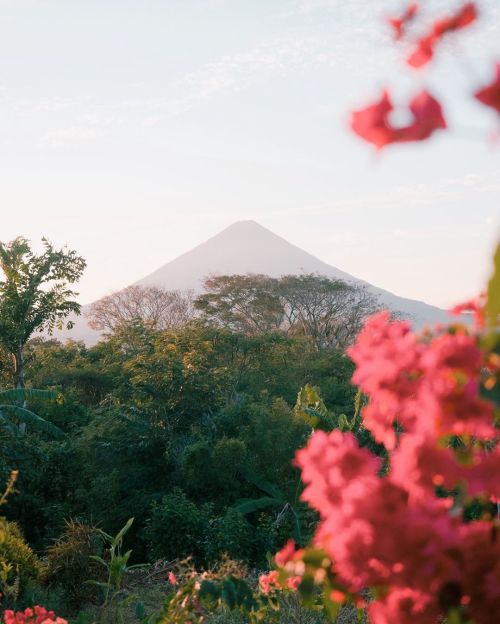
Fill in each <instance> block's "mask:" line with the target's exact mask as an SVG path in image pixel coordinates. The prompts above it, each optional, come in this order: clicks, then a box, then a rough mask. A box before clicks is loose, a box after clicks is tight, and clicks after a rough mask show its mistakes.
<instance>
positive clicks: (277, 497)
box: [234, 472, 302, 544]
mask: <svg viewBox="0 0 500 624" xmlns="http://www.w3.org/2000/svg"><path fill="white" fill-rule="evenodd" d="M245 477H246V479H247V480H248V481H250V483H252V484H253V485H255V487H257V488H258V489H259V490H261V492H263V493H264V494H265V496H261V497H259V498H244V499H241V500H239V501H238V502H237V503H236V505H235V506H234V509H235V510H236V511H238V512H239V513H241V514H242V515H246V514H250V513H253V512H255V511H259V510H260V509H268V508H273V507H274V508H276V509H280V511H279V512H278V515H277V517H276V522H275V524H277V525H278V524H280V523H281V521H282V520H283V518H284V517H285V516H286V515H287V514H291V515H292V518H293V530H292V537H293V538H294V540H295V542H296V543H297V544H300V543H301V541H302V532H301V529H300V520H301V512H300V507H299V495H300V479H299V482H298V485H297V489H296V492H295V497H294V500H293V501H290V500H288V499H287V498H286V497H285V495H284V494H283V492H282V491H281V490H280V489H279V487H278V486H277V485H274V484H273V483H270V482H269V481H265V480H264V479H261V478H259V477H258V476H257V475H255V474H253V473H250V472H247V473H246V475H245Z"/></svg>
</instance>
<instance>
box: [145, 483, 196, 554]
mask: <svg viewBox="0 0 500 624" xmlns="http://www.w3.org/2000/svg"><path fill="white" fill-rule="evenodd" d="M205 531H206V521H205V518H204V513H203V511H202V510H200V509H199V508H198V507H197V506H196V505H195V504H194V503H193V502H191V501H190V500H189V499H188V498H187V497H186V495H185V494H184V492H182V490H180V489H175V490H174V491H173V492H172V493H170V494H167V495H166V496H164V497H163V498H162V499H161V501H160V502H158V503H154V504H153V507H152V510H151V517H150V518H149V520H147V522H146V526H145V529H144V536H145V538H146V542H147V545H148V553H149V556H150V557H151V558H152V559H168V560H170V559H175V558H179V557H181V558H182V557H186V556H188V555H193V556H194V557H195V558H198V559H199V558H200V557H202V555H203V542H204V536H205Z"/></svg>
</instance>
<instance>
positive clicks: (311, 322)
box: [87, 274, 378, 349]
mask: <svg viewBox="0 0 500 624" xmlns="http://www.w3.org/2000/svg"><path fill="white" fill-rule="evenodd" d="M203 287H204V290H205V292H204V294H202V295H199V296H197V297H196V296H195V294H194V292H193V291H189V290H188V291H185V292H180V291H170V290H166V289H162V288H156V287H144V286H130V287H129V288H125V289H124V290H121V291H119V292H116V293H114V294H112V295H109V296H107V297H104V298H102V299H101V300H99V301H98V302H96V303H94V304H93V305H92V306H91V307H90V310H89V311H88V313H87V316H88V320H89V325H90V326H91V327H92V328H94V329H96V330H101V331H105V332H108V333H109V332H113V331H114V330H115V329H116V328H117V327H119V326H120V325H124V324H125V325H126V324H127V323H130V322H132V321H138V320H139V321H141V322H143V323H145V324H146V325H148V326H150V327H154V328H155V329H173V328H179V327H182V326H184V325H186V324H187V323H189V322H191V321H193V320H195V319H198V320H201V321H203V322H204V323H205V324H207V325H210V326H213V327H219V328H223V329H227V330H230V331H235V332H238V333H242V334H245V335H250V336H255V335H259V334H265V333H270V332H279V333H282V334H285V335H286V336H298V335H302V336H307V337H309V338H310V339H311V340H312V342H313V343H314V345H315V346H316V347H317V348H318V349H324V348H336V349H345V347H346V346H348V344H350V343H351V342H352V340H353V339H354V337H355V336H356V334H357V333H358V331H359V330H360V328H361V325H362V323H363V321H364V319H366V317H367V316H368V315H370V314H372V313H373V312H375V310H377V309H378V304H377V300H376V298H375V296H374V295H373V294H372V293H371V292H370V291H369V290H368V289H367V288H366V287H365V286H363V285H362V284H359V283H347V282H345V281H343V280H333V279H330V278H328V277H323V276H320V275H315V274H305V275H285V276H283V277H280V278H272V277H269V276H267V275H256V274H247V275H220V276H215V277H209V278H206V279H205V280H204V283H203Z"/></svg>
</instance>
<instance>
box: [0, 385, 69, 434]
mask: <svg viewBox="0 0 500 624" xmlns="http://www.w3.org/2000/svg"><path fill="white" fill-rule="evenodd" d="M56 396H57V395H56V394H55V393H54V392H52V391H50V390H34V389H26V388H14V389H11V390H2V391H0V402H1V403H0V427H1V428H3V429H4V431H6V432H8V433H9V434H11V435H13V436H15V435H19V434H20V433H24V431H23V430H22V429H20V428H19V425H20V424H22V425H30V427H31V428H32V429H33V430H34V431H39V432H42V433H45V434H47V435H49V436H52V437H53V438H61V437H63V432H62V431H61V430H60V429H59V428H58V427H56V426H55V425H53V424H52V423H51V422H49V421H47V420H45V419H44V418H41V417H40V416H38V414H35V413H34V412H32V411H31V410H29V409H27V408H26V407H25V406H26V403H27V401H29V400H31V399H36V400H45V399H54V398H56ZM3 401H12V402H15V401H17V403H18V404H17V405H16V404H8V403H3ZM19 403H21V404H22V406H21V405H19Z"/></svg>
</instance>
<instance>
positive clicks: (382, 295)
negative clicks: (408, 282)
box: [59, 221, 448, 344]
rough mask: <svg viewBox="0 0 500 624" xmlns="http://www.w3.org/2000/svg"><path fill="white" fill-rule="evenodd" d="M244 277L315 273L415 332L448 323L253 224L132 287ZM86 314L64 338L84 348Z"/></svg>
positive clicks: (90, 338) (195, 285) (233, 229)
mask: <svg viewBox="0 0 500 624" xmlns="http://www.w3.org/2000/svg"><path fill="white" fill-rule="evenodd" d="M245 273H260V274H264V275H269V276H271V277H280V276H281V275H299V274H307V273H315V274H318V275H323V276H326V277H330V278H332V279H342V280H344V281H347V282H351V283H358V284H363V285H365V286H366V287H367V288H368V289H369V290H370V292H372V293H373V294H374V295H375V296H376V297H377V298H378V301H379V303H380V304H381V305H382V306H384V307H386V308H388V309H391V310H394V311H397V312H399V313H400V315H402V316H403V317H405V318H408V319H410V320H411V321H412V322H413V325H414V327H415V328H417V329H418V328H421V327H423V326H425V325H431V324H435V323H439V322H445V321H446V320H448V314H447V313H446V312H445V311H444V310H442V309H440V308H437V307H435V306H432V305H428V304H426V303H424V302H422V301H417V300H413V299H406V298H404V297H398V296H397V295H395V294H393V293H391V292H388V291H387V290H384V289H382V288H378V287H377V286H374V285H372V284H368V283H367V282H365V281H363V280H360V279H358V278H356V277H355V276H353V275H350V274H349V273H346V272H344V271H342V270H340V269H338V268H336V267H334V266H332V265H330V264H327V263H326V262H323V261H322V260H320V259H319V258H316V257H315V256H313V255H312V254H310V253H308V252H306V251H304V250H303V249H300V247H297V246H296V245H292V244H291V243H289V242H288V241H286V240H285V239H284V238H282V237H281V236H278V235H277V234H274V233H273V232H271V231H270V230H268V229H267V228H265V227H263V226H262V225H260V224H259V223H257V222H255V221H238V222H236V223H233V224H232V225H230V226H229V227H227V228H226V229H224V230H222V231H221V232H219V233H218V234H216V235H215V236H213V237H212V238H210V239H208V240H207V241H205V242H204V243H201V244H200V245H198V246H197V247H195V248H194V249H191V250H190V251H188V252H187V253H185V254H182V255H181V256H179V257H177V258H176V259H175V260H172V261H171V262H168V263H167V264H165V265H163V266H161V267H160V268H159V269H157V270H156V271H154V272H153V273H150V274H149V275H147V276H146V277H144V278H142V279H141V280H139V281H138V282H136V283H135V284H136V285H140V286H158V287H162V288H166V289H169V290H188V289H192V290H194V291H197V292H200V291H202V282H203V279H204V278H205V277H207V276H209V275H234V274H245ZM86 309H88V306H84V307H83V309H82V317H80V318H78V319H77V320H76V324H75V327H74V328H73V329H72V330H71V332H65V333H64V337H65V338H72V339H73V340H84V341H85V342H86V343H87V344H93V343H95V342H97V340H98V339H99V334H98V332H95V331H93V330H91V329H90V328H89V327H88V325H87V322H86V319H85V318H84V317H85V311H86ZM59 337H61V336H59Z"/></svg>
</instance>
